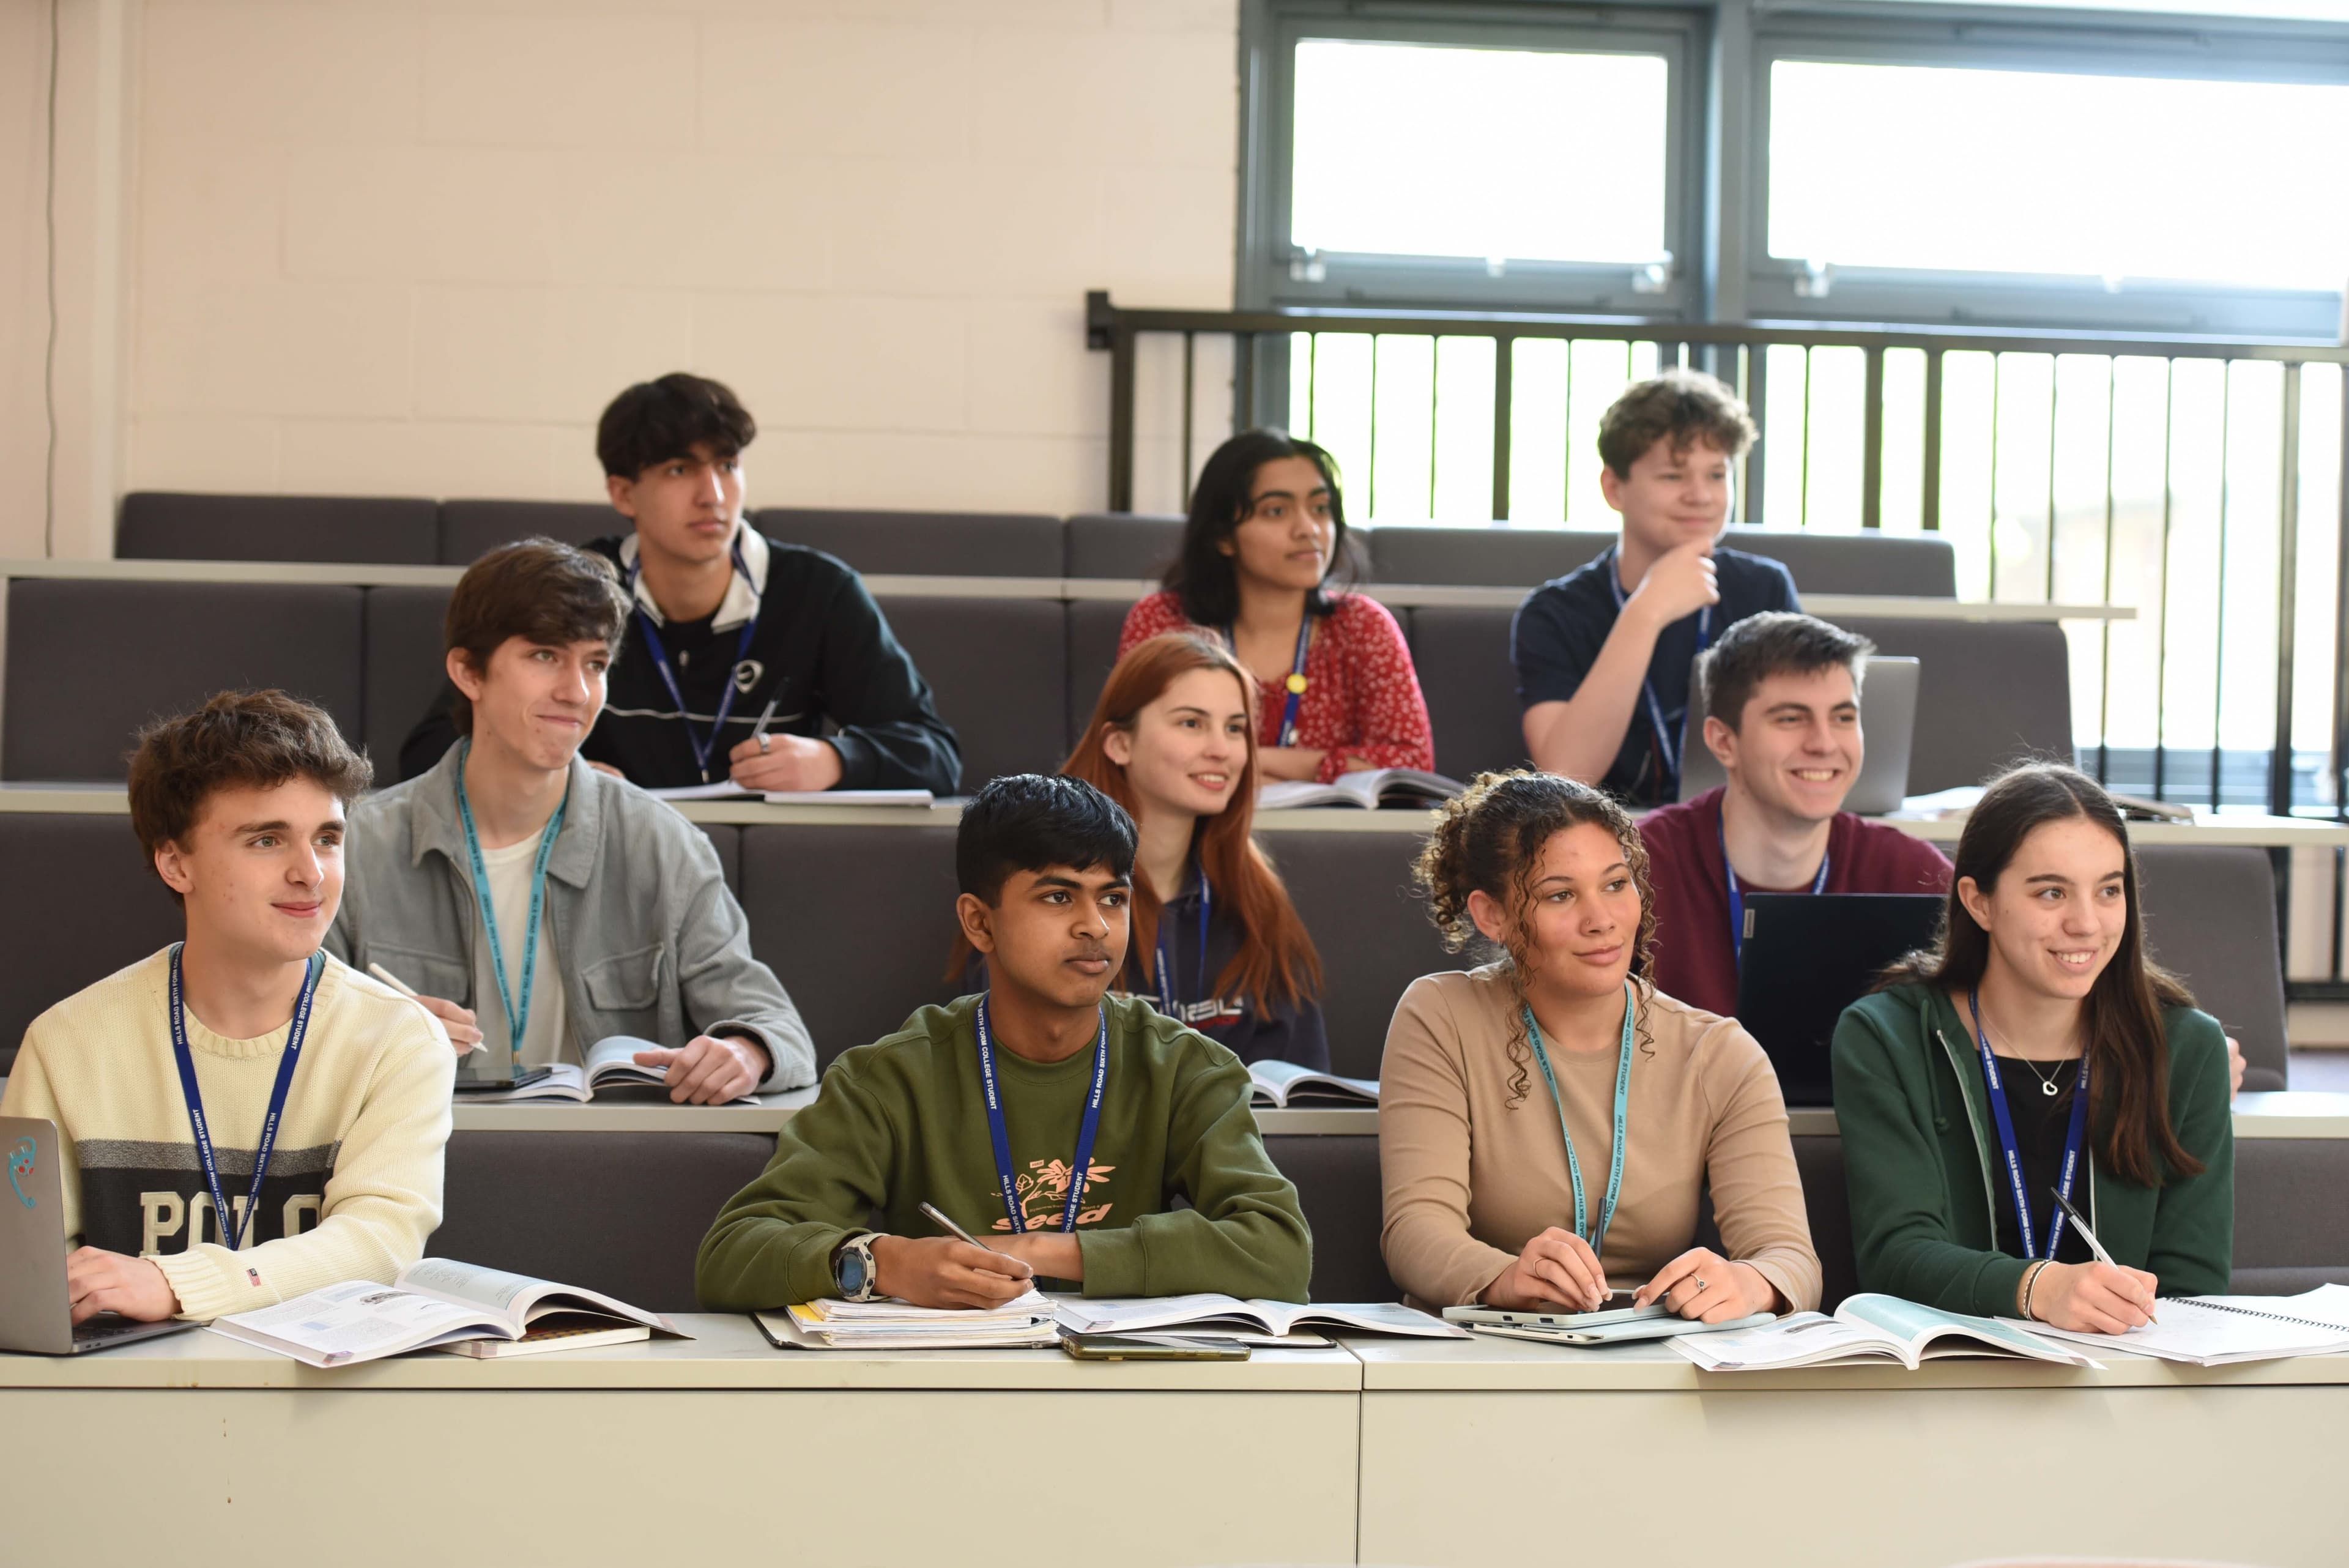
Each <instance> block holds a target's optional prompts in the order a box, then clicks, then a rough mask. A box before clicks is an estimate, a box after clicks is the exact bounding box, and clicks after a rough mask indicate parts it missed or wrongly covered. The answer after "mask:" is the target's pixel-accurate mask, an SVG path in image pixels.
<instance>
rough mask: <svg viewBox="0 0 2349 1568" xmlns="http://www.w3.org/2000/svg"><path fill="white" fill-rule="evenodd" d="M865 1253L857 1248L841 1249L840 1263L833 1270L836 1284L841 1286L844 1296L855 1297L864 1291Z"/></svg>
mask: <svg viewBox="0 0 2349 1568" xmlns="http://www.w3.org/2000/svg"><path fill="white" fill-rule="evenodd" d="M864 1266H865V1265H864V1251H863V1249H861V1248H857V1247H843V1248H842V1249H841V1251H840V1262H839V1264H838V1266H837V1267H836V1268H834V1269H833V1277H834V1280H835V1282H837V1283H838V1284H839V1286H840V1293H841V1294H842V1295H843V1296H854V1295H855V1294H856V1293H858V1292H860V1291H862V1290H864Z"/></svg>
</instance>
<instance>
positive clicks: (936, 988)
mask: <svg viewBox="0 0 2349 1568" xmlns="http://www.w3.org/2000/svg"><path fill="white" fill-rule="evenodd" d="M954 839H955V836H954V829H952V828H951V827H939V826H921V827H913V826H907V827H864V826H849V825H841V824H823V825H819V824H812V823H800V824H792V825H789V826H784V825H764V824H761V825H759V826H750V827H746V828H744V829H743V830H742V851H741V854H742V884H741V900H742V911H743V914H744V915H745V916H746V917H747V918H748V919H749V920H750V950H751V951H752V952H754V953H756V954H757V955H758V956H759V958H760V959H761V961H764V962H765V963H766V964H767V966H768V967H769V968H771V969H772V970H773V971H775V974H776V977H777V978H778V979H780V980H781V981H782V982H783V989H784V990H785V991H787V992H791V996H792V1001H793V1002H796V1003H798V1005H799V1010H800V1014H801V1016H802V1017H803V1018H805V1019H806V1020H807V1026H808V1033H809V1034H810V1036H811V1037H812V1038H813V1040H814V1042H815V1056H816V1061H817V1063H818V1064H829V1063H830V1062H831V1061H832V1059H833V1057H835V1056H837V1055H839V1054H841V1053H842V1052H843V1051H845V1050H847V1049H848V1048H849V1047H850V1046H852V1045H863V1044H868V1043H870V1042H872V1041H874V1040H878V1039H880V1038H881V1037H882V1036H884V1035H886V1034H893V1033H895V1032H896V1031H897V1029H898V1028H899V1027H900V1026H901V1025H902V1024H904V1023H905V1017H906V1015H907V1014H908V1013H910V1012H913V1011H914V1010H915V1009H916V1008H917V1007H920V1006H922V1005H924V1004H925V1003H926V1002H945V1001H947V1000H948V999H950V998H952V997H954V996H957V995H958V994H960V993H961V992H962V989H963V988H962V987H961V986H960V985H959V984H956V983H952V982H949V981H947V978H946V968H947V960H948V959H949V957H950V956H951V955H952V952H953V949H954V939H955V931H956V925H955V916H954V902H955V892H956V888H955V869H954Z"/></svg>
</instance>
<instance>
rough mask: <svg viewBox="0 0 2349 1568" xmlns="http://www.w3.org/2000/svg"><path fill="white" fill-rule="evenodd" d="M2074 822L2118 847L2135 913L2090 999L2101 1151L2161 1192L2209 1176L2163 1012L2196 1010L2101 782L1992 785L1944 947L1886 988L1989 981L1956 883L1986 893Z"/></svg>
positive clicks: (1969, 832)
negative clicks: (2160, 955)
mask: <svg viewBox="0 0 2349 1568" xmlns="http://www.w3.org/2000/svg"><path fill="white" fill-rule="evenodd" d="M2075 818H2077V819H2085V820H2086V821H2089V822H2093V823H2095V825H2096V826H2098V827H2101V828H2103V829H2104V830H2105V831H2106V833H2109V834H2111V835H2112V836H2113V841H2114V842H2115V843H2116V844H2118V845H2119V846H2120V848H2121V865H2122V873H2121V885H2122V897H2123V898H2124V899H2126V901H2127V905H2128V921H2127V925H2125V926H2124V927H2123V928H2122V929H2121V940H2120V946H2119V947H2118V948H2116V949H2115V950H2114V952H2113V956H2112V958H2111V959H2110V961H2107V962H2106V965H2105V968H2104V972H2102V973H2101V974H2099V975H2097V976H2096V981H2095V985H2093V986H2091V987H2090V988H2089V991H2088V994H2087V996H2086V998H2085V1000H2084V1001H2083V1002H2081V1014H2082V1021H2083V1023H2085V1025H2086V1030H2087V1036H2088V1071H2089V1075H2090V1077H2091V1078H2092V1080H2093V1081H2094V1083H2095V1094H2096V1102H2097V1103H2096V1105H2095V1107H2094V1108H2095V1117H2096V1144H2097V1153H2098V1157H2099V1158H2102V1159H2103V1160H2104V1162H2105V1167H2106V1169H2108V1170H2110V1171H2111V1172H2112V1173H2113V1174H2114V1175H2116V1176H2117V1177H2120V1178H2121V1179H2123V1180H2125V1181H2130V1182H2134V1183H2136V1184H2137V1186H2139V1187H2158V1186H2159V1185H2160V1184H2161V1181H2162V1177H2163V1172H2164V1170H2165V1169H2166V1170H2168V1172H2169V1173H2171V1174H2174V1175H2178V1176H2193V1175H2196V1174H2198V1173H2199V1172H2200V1170H2201V1169H2202V1162H2201V1161H2200V1160H2199V1159H2196V1158H2194V1157H2193V1156H2192V1155H2190V1154H2189V1153H2188V1152H2187V1151H2186V1147H2185V1146H2184V1145H2182V1144H2180V1143H2179V1142H2178V1133H2177V1130H2176V1129H2175V1128H2174V1127H2171V1126H2170V1123H2169V1035H2168V1030H2167V1029H2165V1028H2164V1027H2163V1024H2162V1021H2161V1010H2162V1009H2163V1008H2165V1007H2191V1006H2193V1005H2194V996H2193V993H2192V992H2189V991H2188V990H2187V989H2186V985H2185V982H2184V981H2180V980H2179V979H2178V977H2177V976H2176V975H2174V974H2171V973H2170V972H2169V971H2168V970H2165V969H2163V968H2162V967H2161V966H2160V965H2158V964H2157V963H2155V962H2154V961H2152V960H2150V959H2148V958H2147V957H2146V952H2145V921H2144V918H2143V915H2142V912H2141V911H2140V909H2139V908H2138V904H2137V853H2136V851H2134V850H2133V849H2131V848H2130V847H2129V838H2128V829H2127V826H2125V825H2124V824H2123V822H2122V820H2121V813H2120V807H2118V806H2116V805H2114V804H2113V797H2112V796H2110V795H2108V794H2106V793H2105V792H2104V789H2103V788H2102V786H2100V785H2099V784H2097V783H2096V781H2095V780H2094V779H2092V778H2090V777H2089V776H2088V775H2087V774H2084V773H2082V772H2080V771H2079V770H2078V769H2077V768H2067V767H2064V766H2063V765H2061V764H2060V763H2025V764H2023V766H2021V767H2017V768H2013V769H2011V770H2009V771H2008V772H2006V773H2004V774H2001V775H1999V777H1998V778H1996V779H1995V780H1993V781H1992V784H1991V785H1990V787H1989V788H1988V789H1987V790H1985V791H1983V792H1982V804H1981V805H1977V806H1975V807H1974V809H1973V811H1972V812H1971V815H1968V816H1967V818H1966V826H1965V831H1964V832H1963V833H1961V835H1960V836H1959V837H1958V855H1957V864H1956V867H1955V868H1954V870H1953V871H1952V873H1951V877H1950V901H1949V905H1948V908H1947V909H1945V910H1944V912H1943V914H1942V917H1941V937H1940V945H1939V946H1937V947H1935V948H1932V949H1930V950H1926V951H1922V952H1914V953H1910V954H1909V956H1908V957H1907V958H1905V959H1902V960H1901V961H1899V962H1898V963H1896V964H1894V965H1893V966H1892V967H1891V968H1890V969H1889V970H1887V971H1885V972H1884V976H1883V978H1882V979H1881V981H1879V982H1878V988H1879V989H1881V988H1882V987H1883V986H1887V985H1898V984H1901V983H1903V982H1908V981H1914V982H1916V983H1918V984H1920V985H1929V986H1932V987H1935V988H1937V989H1939V990H1943V991H1952V992H1962V991H1971V990H1972V989H1973V988H1974V987H1975V986H1978V985H1980V984H1981V983H1982V975H1983V973H1984V972H1985V971H1987V970H1988V969H1989V968H1990V950H1991V941H1990V933H1989V932H1988V931H1986V930H1984V929H1982V927H1981V926H1980V925H1979V924H1977V923H1976V921H1975V919H1974V918H1973V916H1972V915H1971V914H1970V913H1968V912H1967V910H1966V907H1965V905H1964V903H1963V902H1961V900H1960V899H1959V898H1958V884H1959V883H1961V882H1962V881H1964V880H1965V879H1966V878H1968V877H1971V878H1972V879H1973V884H1974V886H1975V887H1976V888H1980V889H1981V890H1982V892H1983V893H1984V894H1988V893H1989V892H1990V891H1991V890H1992V888H1995V887H1996V886H1997V885H1998V879H1999V877H2002V876H2003V875H2005V873H2006V868H2007V867H2008V866H2010V865H2012V864H2013V860H2014V857H2015V852H2016V851H2017V850H2019V849H2021V848H2022V847H2023V840H2024V839H2025V838H2027V837H2029V836H2031V833H2032V831H2033V829H2034V828H2038V827H2041V826H2044V825H2046V824H2048V823H2051V822H2065V821H2071V820H2074V819H2075Z"/></svg>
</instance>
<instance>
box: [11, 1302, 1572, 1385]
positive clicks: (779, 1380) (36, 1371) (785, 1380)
mask: <svg viewBox="0 0 2349 1568" xmlns="http://www.w3.org/2000/svg"><path fill="white" fill-rule="evenodd" d="M674 1321H675V1322H676V1324H677V1325H678V1327H679V1328H682V1329H684V1330H685V1331H686V1332H687V1333H688V1334H693V1335H694V1336H695V1337H694V1338H692V1339H689V1340H679V1339H653V1340H642V1341H638V1342H637V1343H636V1344H634V1345H598V1346H595V1347H593V1348H591V1349H587V1350H566V1351H555V1352H550V1353H547V1354H544V1355H517V1356H512V1357H509V1358H504V1359H500V1360H492V1361H475V1360H473V1359H471V1357H468V1356H462V1355H395V1356H391V1357H388V1358H387V1359H385V1360H382V1361H368V1362H362V1363H361V1364H359V1365H358V1366H338V1367H333V1368H328V1369H321V1368H318V1367H315V1366H304V1365H302V1364H301V1363H300V1362H298V1361H294V1360H290V1359H288V1358H287V1357H285V1356H283V1355H276V1354H274V1352H271V1351H266V1350H263V1349H261V1348H259V1347H258V1346H256V1345H245V1344H243V1342H241V1341H238V1340H233V1339H231V1338H229V1337H228V1336H227V1335H225V1334H213V1333H212V1332H211V1331H210V1330H208V1329H201V1328H199V1329H193V1330H191V1331H190V1332H188V1333H186V1334H172V1335H170V1336H169V1337H167V1338H163V1339H155V1340H149V1341H146V1342H144V1343H142V1344H139V1345H124V1346H122V1347H121V1348H120V1349H119V1350H109V1351H102V1352H98V1353H97V1354H93V1355H10V1354H8V1353H6V1352H0V1388H212V1389H217V1388H272V1389H287V1388H335V1389H383V1388H392V1389H419V1388H421V1389H435V1388H471V1389H481V1388H520V1389H558V1388H602V1389H667V1390H673V1389H696V1388H926V1389H1023V1390H1031V1391H1045V1392H1054V1391H1061V1390H1083V1389H1092V1388H1104V1389H1114V1390H1119V1391H1124V1392H1133V1391H1138V1390H1155V1389H1170V1388H1171V1389H1183V1390H1186V1391H1190V1392H1210V1393H1258V1394H1261V1393H1300V1392H1301V1393H1340V1394H1347V1393H1352V1392H1354V1391H1355V1390H1356V1389H1359V1388H1360V1387H1361V1371H1362V1368H1361V1361H1360V1360H1359V1359H1357V1358H1356V1357H1355V1356H1353V1355H1350V1354H1348V1353H1347V1352H1346V1351H1344V1350H1341V1349H1338V1348H1336V1347H1332V1348H1330V1349H1327V1350H1258V1351H1257V1353H1256V1354H1255V1355H1252V1356H1250V1357H1249V1358H1248V1359H1247V1360H1246V1361H1201V1362H1179V1361H1178V1362H1149V1361H1142V1362H1135V1361H1079V1360H1076V1359H1075V1358H1074V1357H1072V1356H1069V1355H1063V1354H1061V1352H1060V1351H1057V1350H895V1351H849V1350H833V1351H806V1350H777V1349H776V1348H775V1347H774V1346H772V1345H769V1344H768V1343H767V1339H766V1336H765V1335H764V1334H761V1333H760V1332H759V1326H758V1324H754V1323H752V1322H751V1321H750V1319H749V1318H748V1317H746V1316H742V1315H740V1314H730V1313H686V1314H678V1315H677V1317H676V1318H675V1319H674ZM1536 1348H1538V1347H1536Z"/></svg>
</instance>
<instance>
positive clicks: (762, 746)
mask: <svg viewBox="0 0 2349 1568" xmlns="http://www.w3.org/2000/svg"><path fill="white" fill-rule="evenodd" d="M767 739H768V738H767V737H766V736H764V735H761V736H760V737H759V754H760V755H761V756H762V757H763V756H765V755H766V754H767Z"/></svg>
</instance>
